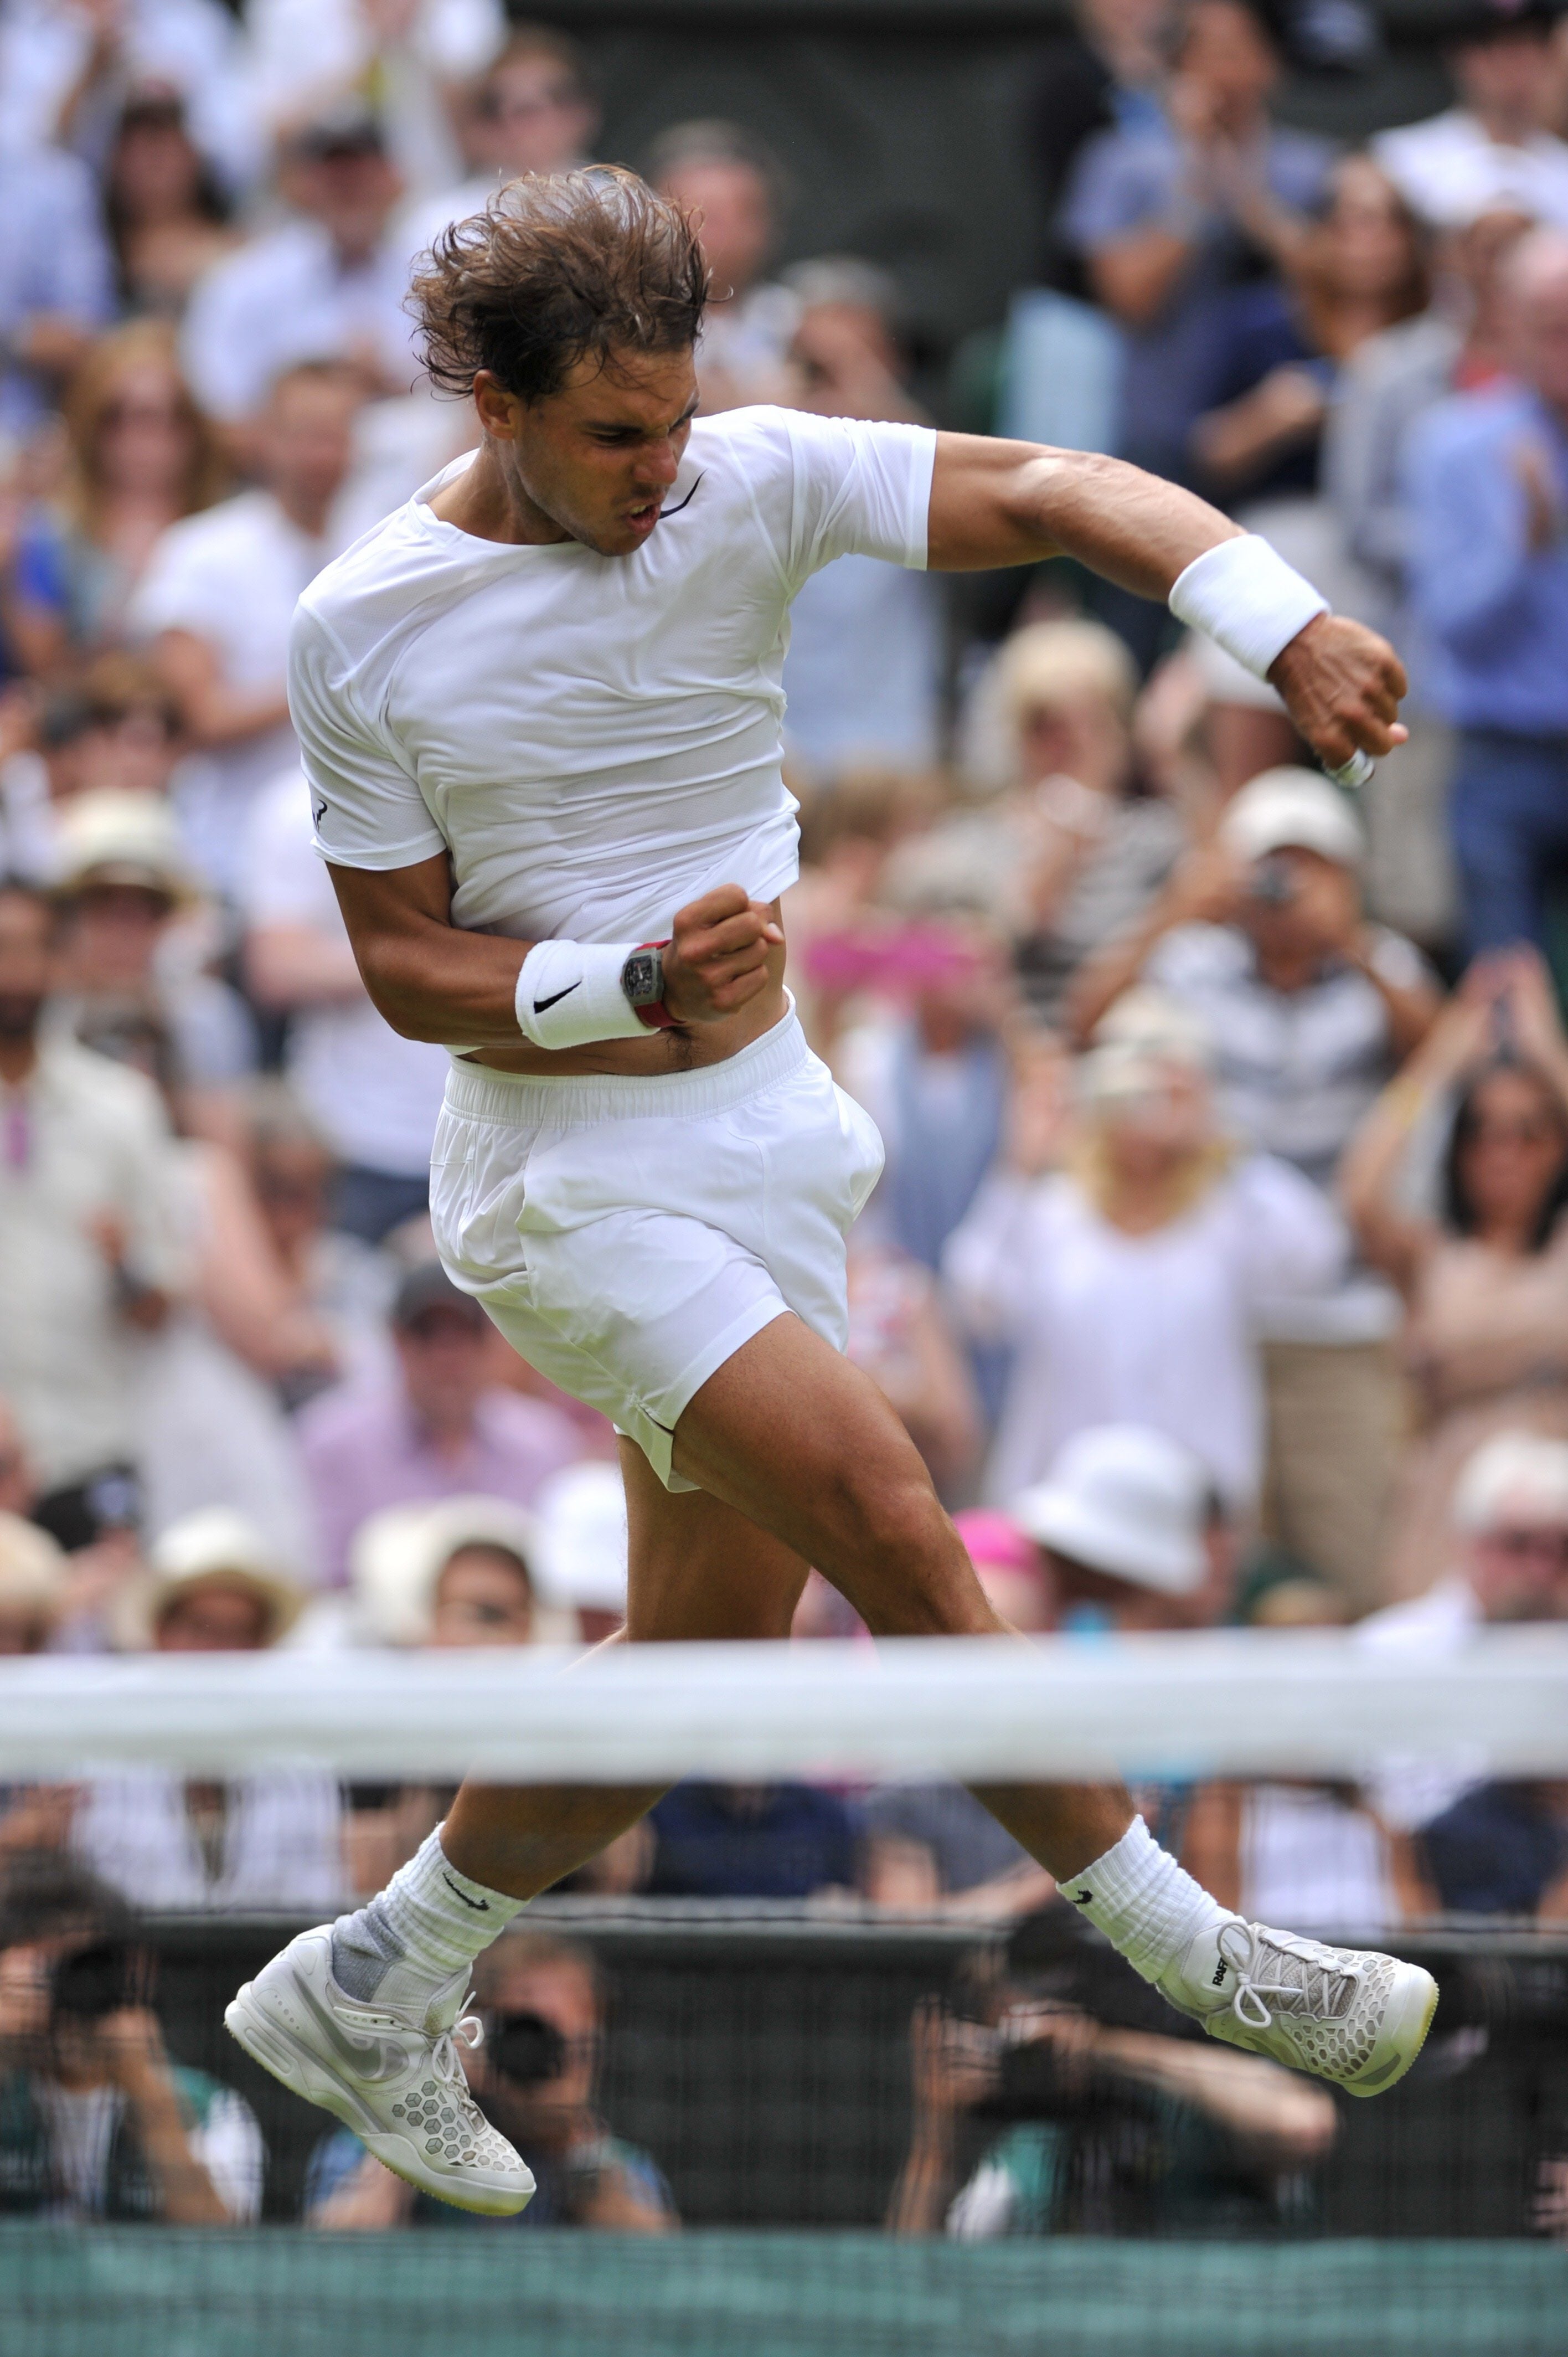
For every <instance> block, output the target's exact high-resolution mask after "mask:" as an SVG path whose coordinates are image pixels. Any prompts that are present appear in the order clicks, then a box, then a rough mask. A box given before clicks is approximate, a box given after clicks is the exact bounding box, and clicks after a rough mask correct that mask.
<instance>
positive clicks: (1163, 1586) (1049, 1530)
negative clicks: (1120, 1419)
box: [1013, 1424, 1208, 1596]
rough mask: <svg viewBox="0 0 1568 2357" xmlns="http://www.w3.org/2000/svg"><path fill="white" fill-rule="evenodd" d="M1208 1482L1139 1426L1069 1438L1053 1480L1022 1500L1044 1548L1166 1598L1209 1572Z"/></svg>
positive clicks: (1018, 1510)
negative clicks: (1206, 1541) (1205, 1541)
mask: <svg viewBox="0 0 1568 2357" xmlns="http://www.w3.org/2000/svg"><path fill="white" fill-rule="evenodd" d="M1207 1502H1208V1475H1207V1474H1206V1473H1205V1471H1204V1469H1203V1467H1202V1465H1201V1464H1200V1463H1199V1461H1198V1459H1197V1458H1196V1457H1195V1456H1194V1455H1193V1454H1192V1452H1191V1450H1190V1449H1187V1448H1181V1447H1180V1446H1179V1445H1178V1443H1177V1442H1176V1441H1174V1440H1167V1439H1166V1438H1165V1435H1164V1433H1163V1432H1153V1431H1150V1430H1149V1429H1148V1428H1147V1427H1146V1426H1144V1425H1138V1424H1102V1425H1096V1426H1093V1427H1091V1429H1090V1430H1089V1431H1087V1432H1080V1433H1079V1434H1077V1435H1076V1436H1075V1437H1074V1438H1073V1439H1071V1440H1069V1442H1068V1444H1067V1446H1066V1448H1064V1449H1063V1450H1062V1452H1061V1454H1060V1456H1059V1457H1058V1458H1057V1461H1056V1463H1055V1464H1054V1465H1053V1466H1052V1468H1051V1470H1050V1475H1049V1478H1048V1479H1047V1480H1044V1481H1041V1482H1038V1483H1036V1486H1035V1488H1034V1489H1032V1490H1026V1491H1025V1492H1024V1494H1023V1496H1022V1497H1021V1498H1018V1499H1015V1501H1014V1504H1013V1514H1014V1519H1015V1521H1016V1522H1018V1523H1020V1524H1021V1525H1022V1526H1023V1528H1024V1529H1025V1530H1026V1531H1027V1532H1028V1534H1029V1535H1030V1537H1031V1538H1033V1539H1037V1540H1038V1541H1039V1543H1040V1544H1041V1545H1042V1546H1047V1547H1050V1548H1051V1549H1053V1550H1054V1552H1055V1553H1056V1554H1058V1555H1068V1556H1069V1557H1070V1558H1071V1560H1072V1561H1073V1562H1074V1563H1081V1564H1085V1565H1087V1566H1088V1567H1089V1569H1090V1570H1091V1571H1100V1572H1103V1573H1105V1574H1106V1576H1107V1577H1109V1578H1112V1579H1124V1580H1127V1581H1129V1582H1130V1583H1131V1585H1132V1586H1133V1587H1152V1588H1154V1589H1155V1591H1156V1592H1157V1593H1158V1594H1159V1595H1161V1596H1191V1595H1193V1594H1194V1593H1195V1592H1196V1590H1197V1588H1199V1587H1202V1585H1203V1581H1204V1577H1205V1574H1206V1573H1207V1571H1208V1556H1207V1555H1206V1554H1205V1552H1204V1546H1203V1523H1204V1512H1205V1509H1206V1506H1207Z"/></svg>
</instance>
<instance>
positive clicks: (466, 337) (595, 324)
mask: <svg viewBox="0 0 1568 2357" xmlns="http://www.w3.org/2000/svg"><path fill="white" fill-rule="evenodd" d="M707 296H708V273H707V266H706V264H704V262H703V255H702V248H701V247H700V245H699V244H698V242H697V233H696V231H695V229H694V228H693V225H692V222H691V221H690V220H689V218H688V217H687V215H686V214H685V213H684V212H683V211H682V210H681V208H680V206H679V205H674V204H671V203H670V202H668V200H667V199H664V198H663V197H660V196H657V195H655V193H654V191H653V190H652V189H651V188H649V187H648V185H647V184H646V182H645V181H642V180H639V178H638V177H637V175H636V173H635V172H627V171H622V170H620V169H619V168H618V167H612V166H608V165H592V166H589V167H587V168H586V169H585V170H583V171H579V172H562V173H558V174H555V175H553V176H551V177H544V176H542V175H540V174H535V173H529V174H527V175H526V176H525V177H524V178H521V179H520V180H513V181H511V182H510V183H509V185H508V186H507V187H506V188H502V189H501V190H500V192H499V195H497V196H495V197H493V198H492V199H491V200H490V202H489V204H488V205H487V206H486V208H485V210H484V211H483V212H482V213H476V214H474V215H472V216H471V217H470V218H469V219H467V220H466V221H454V222H453V224H452V226H451V227H450V228H449V229H447V230H445V231H443V232H442V234H441V236H440V237H438V238H437V239H436V241H435V245H434V247H433V248H432V250H431V251H430V253H428V254H426V255H423V256H422V257H421V266H420V267H418V268H417V269H416V270H415V273H414V277H413V285H412V286H411V287H410V289H409V296H408V307H409V309H410V311H411V312H412V313H413V318H414V320H415V322H416V324H417V327H418V329H419V334H420V338H421V341H422V344H423V348H424V364H425V366H426V368H427V369H428V370H429V371H430V375H431V378H432V380H433V382H435V386H436V387H437V389H438V390H439V391H440V392H442V393H451V394H454V395H457V396H467V394H468V393H470V392H471V391H472V389H473V382H474V378H475V376H476V374H477V373H478V371H479V370H480V369H488V370H489V371H490V373H491V374H492V375H493V376H494V377H495V378H496V379H497V380H498V382H499V383H501V384H502V385H504V386H505V388H506V390H507V391H508V392H509V393H515V394H516V395H517V397H518V399H519V400H520V401H523V402H527V403H529V404H532V403H535V402H540V401H546V400H548V399H549V397H550V395H551V394H552V393H558V392H559V391H560V389H561V387H562V385H563V384H564V382H565V380H566V378H567V377H568V376H569V375H570V373H571V371H573V369H575V367H576V365H577V363H578V362H579V361H582V360H584V359H586V358H589V357H593V358H596V360H597V361H598V362H599V364H600V366H601V367H603V368H608V369H611V370H613V369H614V367H615V365H616V362H617V360H618V357H620V356H621V355H626V354H644V353H646V354H650V355H651V354H654V353H663V352H677V351H682V350H687V349H688V348H689V347H690V346H691V345H692V344H693V343H694V342H695V341H696V338H697V330H698V328H699V327H700V326H701V324H702V317H703V306H704V304H705V303H706V301H707Z"/></svg>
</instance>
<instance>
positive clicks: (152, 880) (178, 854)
mask: <svg viewBox="0 0 1568 2357" xmlns="http://www.w3.org/2000/svg"><path fill="white" fill-rule="evenodd" d="M90 884H130V885H135V886H137V887H139V888H141V889H142V890H144V891H150V892H166V893H167V894H168V896H169V898H170V899H171V900H175V901H182V902H188V901H192V900H197V899H199V898H200V890H199V886H198V884H197V880H196V877H195V876H194V874H193V873H192V871H191V867H190V863H189V862H188V859H187V857H186V856H185V847H184V845H183V844H182V843H181V841H180V838H179V829H178V827H177V824H176V823H175V816H174V813H173V811H172V810H171V809H170V808H169V805H168V803H167V802H165V801H164V800H163V799H162V797H161V796H160V795H158V794H132V793H124V792H122V791H119V790H118V789H109V788H105V789H103V790H102V791H100V792H97V793H91V794H81V795H79V796H78V797H77V798H76V799H75V800H74V801H72V802H67V803H66V805H65V807H64V808H63V810H62V811H61V813H60V816H59V834H58V837H57V840H56V852H55V875H54V888H55V890H56V891H57V892H59V893H71V892H80V891H82V890H83V889H84V888H86V887H87V886H88V885H90Z"/></svg>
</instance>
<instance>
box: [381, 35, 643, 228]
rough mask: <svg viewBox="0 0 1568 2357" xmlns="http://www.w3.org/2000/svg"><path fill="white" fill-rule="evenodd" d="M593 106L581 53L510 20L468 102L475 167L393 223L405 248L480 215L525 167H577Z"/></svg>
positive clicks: (592, 129) (590, 137) (595, 115)
mask: <svg viewBox="0 0 1568 2357" xmlns="http://www.w3.org/2000/svg"><path fill="white" fill-rule="evenodd" d="M598 129H599V109H598V103H597V101H596V97H595V94H594V83H593V75H592V73H591V71H590V70H589V66H588V60H587V58H586V57H585V54H584V52H583V50H582V49H581V48H579V47H578V45H577V43H576V42H575V41H574V40H573V39H572V38H571V37H570V35H569V34H566V33H560V32H557V31H556V30H555V29H554V27H553V26H549V25H514V26H513V27H512V29H511V31H510V34H509V35H508V36H507V39H506V43H505V46H504V47H503V48H499V49H498V50H497V52H496V54H495V56H494V57H493V58H492V59H490V61H489V65H488V66H487V67H486V69H485V71H484V73H483V75H482V77H481V78H480V80H479V81H478V83H477V84H476V86H475V88H474V90H473V91H472V93H471V95H470V97H469V99H468V102H467V146H468V148H469V151H470V154H471V155H472V156H473V159H474V162H475V165H476V168H475V170H474V171H473V172H472V173H470V175H469V177H468V178H467V179H466V180H464V181H463V182H462V183H461V184H460V185H459V186H458V187H456V188H444V189H442V190H441V192H440V194H439V195H436V196H424V197H421V198H418V199H415V201H414V202H413V204H411V205H409V206H407V207H406V208H405V209H404V210H403V214H402V216H401V217H400V219H399V221H398V231H399V234H400V235H401V236H402V238H403V242H404V243H405V244H406V246H407V248H408V251H409V252H410V253H422V252H423V251H424V248H425V247H426V246H430V245H434V244H435V240H436V239H437V238H438V237H439V236H440V234H441V232H442V231H443V230H444V229H446V227H447V225H448V223H449V222H452V221H466V220H467V217H468V215H469V214H470V213H477V212H482V211H483V210H484V208H485V207H486V205H488V204H489V201H490V199H491V198H492V197H493V196H494V195H495V193H496V191H497V189H498V188H504V187H505V185H506V183H507V182H508V181H509V180H515V179H518V178H521V175H522V174H523V173H524V172H542V173H553V172H575V170H577V168H578V167H580V166H581V165H584V164H585V163H586V162H587V161H588V159H589V151H590V150H591V148H592V146H593V144H594V141H595V139H596V137H597V135H598Z"/></svg>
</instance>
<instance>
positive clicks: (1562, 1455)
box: [1454, 1432, 1568, 1531]
mask: <svg viewBox="0 0 1568 2357" xmlns="http://www.w3.org/2000/svg"><path fill="white" fill-rule="evenodd" d="M1510 1516H1515V1517H1517V1518H1518V1519H1519V1520H1520V1521H1521V1522H1525V1523H1537V1522H1540V1523H1568V1440H1549V1439H1547V1438H1545V1437H1544V1436H1543V1435H1541V1434H1540V1433H1536V1432H1498V1433H1494V1434H1493V1436H1492V1437H1491V1439H1490V1440H1484V1441H1483V1442H1482V1443H1481V1446H1480V1447H1479V1448H1477V1450H1476V1451H1475V1452H1474V1454H1473V1455H1472V1456H1470V1457H1468V1458H1466V1462H1465V1468H1464V1470H1463V1471H1462V1472H1461V1474H1460V1476H1459V1479H1458V1480H1457V1482H1456V1483H1455V1489H1454V1520H1455V1524H1456V1525H1457V1527H1458V1528H1459V1529H1460V1530H1462V1531H1490V1530H1496V1528H1497V1527H1498V1524H1499V1523H1503V1522H1506V1521H1508V1520H1509V1517H1510Z"/></svg>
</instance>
